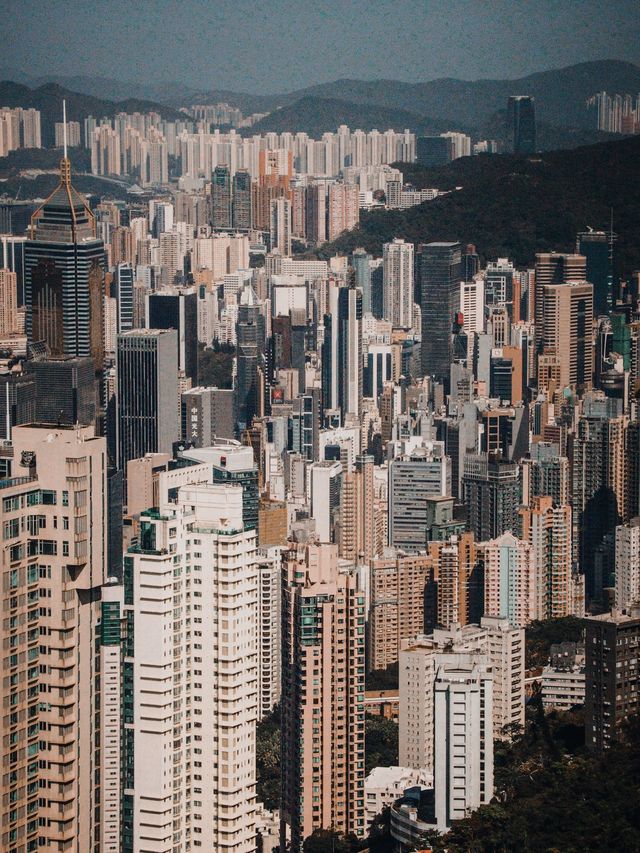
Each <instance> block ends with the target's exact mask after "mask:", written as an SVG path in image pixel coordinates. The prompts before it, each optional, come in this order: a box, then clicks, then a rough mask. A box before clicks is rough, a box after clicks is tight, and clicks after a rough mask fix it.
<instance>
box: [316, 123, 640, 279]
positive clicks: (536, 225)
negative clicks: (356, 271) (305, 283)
mask: <svg viewBox="0 0 640 853" xmlns="http://www.w3.org/2000/svg"><path fill="white" fill-rule="evenodd" d="M400 168H402V170H403V172H404V174H405V180H406V181H408V182H411V183H412V184H413V185H414V186H416V187H438V188H439V189H443V190H451V192H450V194H449V195H446V196H443V197H441V198H437V199H435V200H434V201H430V202H425V203H424V204H421V205H419V206H417V207H412V208H409V209H407V210H403V211H395V210H393V211H382V210H379V211H371V212H363V213H362V214H361V221H360V227H359V228H356V229H354V230H353V231H349V232H346V233H345V234H343V235H342V236H341V237H339V238H338V239H337V240H334V241H333V242H331V243H325V244H324V245H323V246H321V247H320V248H319V249H318V251H317V254H318V255H319V256H321V257H323V258H327V257H330V256H331V255H333V254H336V253H339V254H345V253H349V252H351V251H352V250H353V249H355V248H356V247H357V246H363V247H364V248H365V249H367V250H368V251H371V252H373V253H374V254H378V255H379V254H381V252H382V244H383V243H385V242H387V241H389V240H392V239H393V238H394V237H403V238H404V239H405V240H410V241H412V242H414V243H428V242H430V241H432V240H460V241H462V242H463V243H475V244H476V246H477V248H478V251H479V252H480V254H481V255H482V256H483V257H484V258H495V257H510V258H512V259H513V260H514V261H516V262H517V263H518V264H529V263H532V262H533V260H534V257H535V253H536V252H540V251H550V250H554V249H555V250H558V251H570V250H572V249H573V248H574V247H575V239H576V233H577V232H578V231H581V230H584V229H585V228H586V227H587V226H591V227H593V228H594V229H608V228H609V222H610V217H611V211H612V209H613V219H614V231H615V232H616V233H617V234H618V242H617V244H616V252H617V253H618V258H619V268H620V270H621V271H622V273H623V274H628V273H630V272H631V271H632V270H634V269H640V204H639V203H638V199H639V198H640V136H636V137H629V138H627V139H622V140H620V141H619V142H606V143H600V144H598V145H590V146H587V147H582V148H575V149H572V150H569V151H550V152H546V153H544V154H537V155H534V156H531V157H516V156H513V155H509V154H492V155H480V156H476V157H465V158H461V159H459V160H455V161H454V162H453V163H450V164H449V165H447V166H443V167H440V168H435V169H422V168H420V167H417V166H413V165H411V166H410V165H407V164H403V165H401V166H400ZM456 187H458V188H459V189H455V188H456Z"/></svg>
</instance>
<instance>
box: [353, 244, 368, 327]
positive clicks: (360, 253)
mask: <svg viewBox="0 0 640 853" xmlns="http://www.w3.org/2000/svg"><path fill="white" fill-rule="evenodd" d="M371 260H372V256H371V255H370V254H368V252H365V250H364V249H354V252H353V254H352V255H351V266H352V267H353V269H354V272H355V284H356V287H359V288H360V290H361V291H362V313H363V314H371V313H373V307H372V301H371V263H370V261H371Z"/></svg>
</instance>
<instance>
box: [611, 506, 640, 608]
mask: <svg viewBox="0 0 640 853" xmlns="http://www.w3.org/2000/svg"><path fill="white" fill-rule="evenodd" d="M615 565H616V607H617V608H618V610H622V609H624V608H628V607H631V606H632V605H634V604H636V603H638V602H640V518H637V517H636V518H633V519H631V521H630V522H629V523H628V524H621V525H620V526H619V527H616V541H615Z"/></svg>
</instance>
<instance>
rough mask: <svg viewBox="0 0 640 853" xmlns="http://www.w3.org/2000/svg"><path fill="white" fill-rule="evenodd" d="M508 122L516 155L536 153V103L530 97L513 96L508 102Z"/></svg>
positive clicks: (512, 146) (512, 147)
mask: <svg viewBox="0 0 640 853" xmlns="http://www.w3.org/2000/svg"><path fill="white" fill-rule="evenodd" d="M507 121H508V123H509V131H510V133H511V150H512V151H513V153H514V154H535V153H536V112H535V101H534V98H532V97H531V96H530V95H511V96H510V97H509V100H508V102H507Z"/></svg>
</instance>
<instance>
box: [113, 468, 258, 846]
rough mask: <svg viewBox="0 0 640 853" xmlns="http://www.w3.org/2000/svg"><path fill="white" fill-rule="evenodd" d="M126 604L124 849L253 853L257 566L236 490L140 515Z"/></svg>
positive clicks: (188, 497) (207, 487)
mask: <svg viewBox="0 0 640 853" xmlns="http://www.w3.org/2000/svg"><path fill="white" fill-rule="evenodd" d="M196 555H197V556H196ZM125 593H126V596H125V600H126V601H127V602H128V603H127V605H126V610H127V614H128V623H129V624H131V625H132V628H133V632H132V638H131V641H130V645H131V648H130V650H129V656H130V658H131V659H132V661H133V666H132V667H131V669H130V673H129V675H128V679H127V681H126V682H125V689H126V690H127V691H128V692H129V695H130V696H131V698H130V700H129V701H130V702H131V703H132V719H131V725H130V726H129V727H128V737H127V742H126V745H125V750H124V756H123V757H124V763H123V771H126V772H129V773H131V774H132V776H133V778H132V779H131V780H130V782H129V784H128V785H127V788H129V789H130V791H132V792H133V793H130V791H126V792H125V795H124V801H123V812H124V813H125V814H127V813H128V814H130V815H131V818H130V820H131V825H132V838H131V847H130V848H129V849H131V850H133V851H136V850H141V849H145V848H148V847H149V846H150V842H149V839H153V842H152V846H153V847H155V849H157V850H162V851H167V853H168V851H170V850H174V849H175V848H176V847H177V848H178V849H182V850H185V849H188V848H189V847H191V848H193V847H194V846H195V847H198V846H201V847H202V848H203V849H204V850H216V851H233V853H253V851H254V850H255V843H256V842H255V737H256V733H255V725H256V719H257V706H258V661H257V615H258V607H257V565H256V552H255V531H248V530H245V529H244V525H243V521H242V490H241V488H240V487H239V486H233V485H227V484H224V485H223V484H202V485H196V486H182V487H181V488H179V490H178V495H177V502H176V505H175V507H174V508H172V509H171V510H169V509H167V508H164V510H163V515H162V516H160V514H159V513H158V512H157V511H153V510H150V511H148V512H147V513H143V514H142V515H141V519H140V540H139V546H138V547H137V548H135V549H133V550H132V551H130V552H129V554H127V555H126V557H125Z"/></svg>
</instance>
